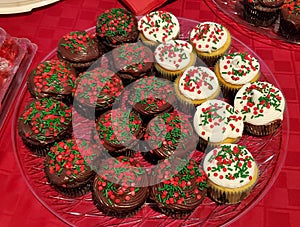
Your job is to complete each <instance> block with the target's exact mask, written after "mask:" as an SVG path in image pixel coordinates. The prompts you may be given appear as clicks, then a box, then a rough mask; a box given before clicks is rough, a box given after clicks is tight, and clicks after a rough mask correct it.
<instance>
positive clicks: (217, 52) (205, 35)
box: [189, 22, 231, 66]
mask: <svg viewBox="0 0 300 227" xmlns="http://www.w3.org/2000/svg"><path fill="white" fill-rule="evenodd" d="M189 40H190V43H191V44H192V45H193V47H194V49H195V50H196V53H197V54H198V56H199V57H200V58H201V59H202V60H203V61H204V62H205V63H206V64H207V65H208V66H213V65H214V64H215V62H216V61H217V60H218V58H220V57H221V56H222V55H224V54H225V53H226V52H227V51H228V50H229V48H230V46H231V35H230V33H229V31H228V30H227V29H226V28H225V27H224V26H223V25H220V24H217V23H214V22H203V23H199V24H198V25H196V26H195V27H194V28H193V29H192V31H191V33H190V38H189Z"/></svg>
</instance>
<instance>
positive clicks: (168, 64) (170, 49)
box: [154, 40, 193, 71]
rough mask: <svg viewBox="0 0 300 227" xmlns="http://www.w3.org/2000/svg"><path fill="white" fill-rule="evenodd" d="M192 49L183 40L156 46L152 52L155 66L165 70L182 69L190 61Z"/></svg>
mask: <svg viewBox="0 0 300 227" xmlns="http://www.w3.org/2000/svg"><path fill="white" fill-rule="evenodd" d="M192 51H193V47H192V46H191V44H189V43H188V42H186V41H183V40H171V41H168V42H166V43H161V44H160V45H158V46H157V47H156V49H155V51H154V57H155V61H156V63H157V64H159V65H160V66H161V67H163V68H165V69H167V70H173V71H174V70H181V69H184V68H185V67H186V66H187V65H188V64H189V63H190V61H191V53H192Z"/></svg>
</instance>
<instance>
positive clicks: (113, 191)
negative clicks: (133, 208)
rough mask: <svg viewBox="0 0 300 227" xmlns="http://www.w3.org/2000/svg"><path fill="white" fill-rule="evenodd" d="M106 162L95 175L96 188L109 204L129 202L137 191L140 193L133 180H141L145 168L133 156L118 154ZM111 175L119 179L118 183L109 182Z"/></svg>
mask: <svg viewBox="0 0 300 227" xmlns="http://www.w3.org/2000/svg"><path fill="white" fill-rule="evenodd" d="M107 162H108V163H107V164H105V165H104V166H103V167H102V168H103V169H104V171H103V173H102V174H101V176H98V177H97V189H98V190H99V191H100V192H102V193H103V195H104V196H105V197H106V198H107V200H108V202H109V203H110V204H111V205H112V204H116V205H118V204H119V203H123V204H124V203H126V202H128V201H129V202H130V201H131V200H133V199H134V198H135V197H136V196H137V193H142V192H141V188H140V187H136V186H135V182H137V181H141V180H142V178H143V175H144V174H145V170H144V169H143V168H142V167H141V166H140V165H139V164H137V163H136V162H135V161H134V159H133V158H128V157H124V156H120V157H118V158H113V159H109V160H108V161H107ZM128 170H131V171H128ZM112 176H115V177H116V178H117V179H120V182H118V184H116V183H113V182H111V181H110V179H111V178H112Z"/></svg>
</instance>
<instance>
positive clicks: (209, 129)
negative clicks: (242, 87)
mask: <svg viewBox="0 0 300 227" xmlns="http://www.w3.org/2000/svg"><path fill="white" fill-rule="evenodd" d="M194 129H195V131H196V133H197V134H198V136H199V146H198V147H199V150H202V151H205V149H206V148H207V146H210V147H216V146H218V145H220V144H223V143H235V142H237V141H238V140H239V138H240V137H241V136H242V133H243V129H244V123H243V119H242V115H241V114H240V113H239V112H238V111H236V110H235V109H234V108H233V106H231V105H230V104H228V103H226V102H224V101H221V100H217V99H213V100H208V101H206V102H204V103H202V104H201V105H200V106H198V107H197V109H196V113H195V114H194Z"/></svg>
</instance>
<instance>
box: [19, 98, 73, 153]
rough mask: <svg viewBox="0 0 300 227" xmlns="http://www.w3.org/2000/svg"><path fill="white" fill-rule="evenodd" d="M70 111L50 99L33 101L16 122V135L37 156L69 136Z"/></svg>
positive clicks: (70, 130)
mask: <svg viewBox="0 0 300 227" xmlns="http://www.w3.org/2000/svg"><path fill="white" fill-rule="evenodd" d="M71 132H72V109H71V108H70V107H69V106H67V105H66V104H64V103H63V102H60V101H56V100H54V99H50V98H43V99H41V100H33V101H31V102H30V103H29V104H28V105H27V106H26V107H25V110H24V111H23V113H22V114H21V116H20V117H19V120H18V133H19V135H20V137H21V138H22V140H23V142H24V144H25V145H26V146H27V147H29V148H30V150H31V151H32V152H34V153H35V154H37V155H39V156H45V155H46V153H47V152H48V151H49V148H50V147H51V146H52V145H53V144H54V143H55V142H56V141H59V140H61V139H64V138H67V137H70V136H71Z"/></svg>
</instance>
